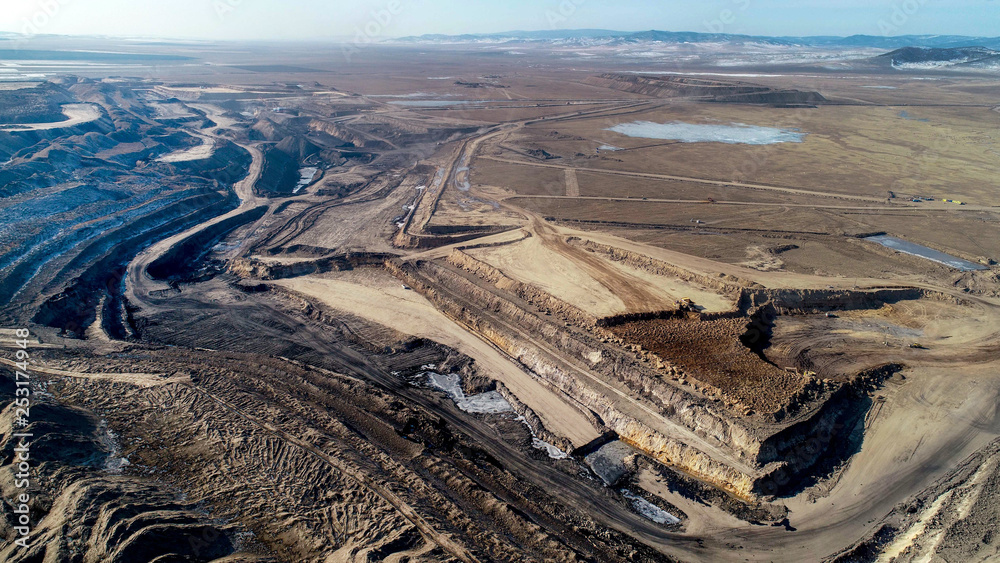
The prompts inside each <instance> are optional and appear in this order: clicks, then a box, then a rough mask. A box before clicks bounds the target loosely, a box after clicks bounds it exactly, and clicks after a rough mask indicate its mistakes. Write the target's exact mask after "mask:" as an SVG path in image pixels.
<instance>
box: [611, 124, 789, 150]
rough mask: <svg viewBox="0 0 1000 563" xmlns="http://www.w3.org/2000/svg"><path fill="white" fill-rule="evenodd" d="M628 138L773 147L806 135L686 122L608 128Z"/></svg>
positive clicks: (760, 128)
mask: <svg viewBox="0 0 1000 563" xmlns="http://www.w3.org/2000/svg"><path fill="white" fill-rule="evenodd" d="M607 130H608V131H614V132H615V133H621V134H622V135H625V136H628V137H639V138H643V139H669V140H674V141H680V142H682V143H726V144H730V145H773V144H776V143H801V142H802V139H803V138H804V137H805V136H806V134H805V133H799V132H797V131H792V130H789V129H777V128H774V127H761V126H758V125H746V124H744V123H730V124H729V125H711V124H698V123H684V122H683V121H673V122H670V123H655V122H652V121H633V122H632V123H622V124H619V125H615V126H614V127H611V128H609V129H607Z"/></svg>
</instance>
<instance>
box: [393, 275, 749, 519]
mask: <svg viewBox="0 0 1000 563" xmlns="http://www.w3.org/2000/svg"><path fill="white" fill-rule="evenodd" d="M387 266H388V268H389V270H390V271H391V272H393V273H394V274H395V275H397V276H398V277H400V278H401V279H402V280H404V281H405V282H406V283H407V284H408V285H410V286H411V287H413V288H414V289H415V290H417V291H419V292H421V293H422V294H424V295H425V296H426V297H427V298H428V299H430V300H431V301H432V302H433V303H434V304H435V305H436V306H438V307H439V308H440V309H441V310H442V311H443V312H445V313H446V314H447V315H449V316H450V317H452V318H454V319H455V320H457V321H458V322H460V323H462V324H464V325H465V326H467V327H468V328H470V329H471V330H473V331H474V332H476V333H477V334H479V335H481V336H483V337H484V338H486V339H487V340H489V341H490V342H492V343H493V344H494V345H496V346H497V347H499V348H500V349H501V350H503V351H504V352H505V353H507V354H508V355H510V356H511V357H512V358H515V359H516V360H517V361H518V362H519V363H521V364H522V365H523V366H524V367H525V368H527V369H528V370H530V371H531V372H532V373H534V374H535V375H537V376H538V377H540V378H541V379H543V380H545V381H546V382H548V383H549V384H551V385H553V386H554V387H555V388H557V389H559V390H560V391H562V392H563V393H565V394H566V395H567V396H568V397H570V398H572V399H573V400H574V401H575V402H576V403H577V404H579V405H580V407H581V409H584V410H588V411H590V412H592V413H593V414H594V415H596V416H597V417H598V418H599V419H600V420H601V421H602V422H603V423H604V424H605V425H606V426H607V427H608V428H609V429H611V430H613V431H615V432H616V433H617V434H619V436H621V437H622V439H624V440H627V441H629V443H631V444H633V445H634V446H636V447H637V448H639V449H641V450H642V451H645V452H647V453H648V454H649V455H650V456H651V457H653V458H655V459H657V460H659V461H660V462H662V463H664V464H668V465H672V466H676V467H678V468H680V469H682V470H683V471H686V472H689V473H691V474H693V475H696V476H698V477H699V478H701V479H703V480H704V481H706V482H709V483H712V484H714V485H716V486H718V487H720V488H722V489H724V490H727V491H729V492H731V493H733V494H735V495H737V496H739V497H741V498H745V499H753V498H755V496H756V493H755V492H754V484H755V483H756V482H758V481H760V479H761V478H762V476H763V475H762V474H761V473H759V472H758V471H756V470H754V469H753V468H752V466H751V465H748V464H745V463H742V462H738V463H737V465H740V466H743V468H742V469H738V468H736V467H734V466H732V465H730V464H727V463H726V462H725V461H718V460H715V459H713V458H712V457H711V456H709V455H708V454H706V453H704V452H701V451H699V450H697V449H696V448H693V447H691V446H689V445H687V444H685V443H684V441H682V440H680V439H677V438H674V437H670V436H668V435H666V434H664V433H663V432H659V431H657V430H655V429H654V428H653V427H652V426H651V425H650V424H649V423H647V422H644V421H643V420H640V418H645V417H646V416H648V415H650V413H652V415H653V416H654V418H659V417H663V420H670V421H671V422H668V423H667V426H668V427H669V426H673V425H677V424H680V425H681V426H683V427H684V428H688V429H690V431H694V432H696V433H697V434H699V435H702V436H703V437H704V439H706V440H709V441H710V442H712V443H714V444H716V447H718V448H721V449H723V450H724V451H726V452H727V454H728V455H730V456H732V458H733V459H739V458H748V459H749V458H752V457H754V455H755V454H756V451H757V450H758V449H759V446H760V443H759V441H758V440H756V439H755V438H754V437H753V436H752V435H751V433H750V432H748V431H747V430H746V429H744V428H740V427H739V425H737V424H733V423H732V422H734V421H732V420H731V419H727V417H725V416H722V415H720V414H718V413H714V412H712V409H711V407H710V406H709V403H708V402H707V401H705V400H704V399H703V398H698V397H695V396H687V397H685V396H684V395H685V392H683V391H681V390H680V389H673V390H672V389H670V387H669V386H668V385H665V384H663V383H662V382H657V381H655V377H650V376H649V375H647V374H642V373H641V372H639V371H638V370H635V369H628V368H629V366H630V364H633V367H634V364H635V363H636V361H635V360H631V361H628V360H627V359H626V357H625V354H624V353H622V352H616V351H615V350H612V349H611V347H608V346H602V345H601V343H600V342H599V341H598V340H597V339H593V340H592V341H589V342H587V341H585V340H586V339H585V338H581V337H580V336H578V335H576V334H572V335H571V334H569V333H568V331H566V330H564V329H563V328H564V327H560V326H557V325H556V324H554V323H551V322H548V321H545V320H543V319H542V318H540V317H539V316H536V315H534V314H532V313H528V312H527V311H525V310H524V309H523V308H522V307H520V306H518V305H517V304H515V303H514V302H511V301H509V300H506V299H503V298H501V297H500V296H498V295H496V294H494V293H493V292H491V291H487V290H485V289H484V288H482V287H479V286H477V285H476V284H474V283H472V282H471V281H470V280H468V279H466V278H463V277H462V276H460V275H456V273H454V272H451V271H448V270H446V269H444V268H441V267H440V266H436V265H433V264H429V263H421V264H420V265H419V266H414V265H411V264H405V263H398V262H389V263H388V264H387ZM498 281H499V282H500V283H504V282H505V279H503V278H498ZM514 283H515V284H516V283H517V282H514ZM537 297H538V296H536V298H537ZM512 298H513V299H517V298H516V297H514V296H512ZM550 299H554V298H551V297H550ZM517 300H519V299H517ZM546 301H547V300H546ZM472 303H475V307H474V308H473V307H469V306H467V304H469V305H471V304H472ZM550 303H551V304H553V305H557V304H556V303H555V302H550ZM524 304H525V305H527V303H524ZM553 308H554V309H555V308H556V307H553ZM567 310H570V311H571V310H572V309H567ZM543 343H544V344H543ZM564 355H565V356H568V357H570V358H574V361H572V363H570V364H567V363H566V361H565V360H562V359H560V356H564ZM615 390H617V392H618V393H623V394H627V393H629V392H631V393H635V394H636V395H637V397H636V398H637V399H638V401H637V402H636V403H633V404H632V405H631V406H630V407H629V408H628V410H637V411H638V412H643V413H644V414H643V415H642V416H641V417H640V416H637V415H633V414H630V413H628V412H625V410H624V409H622V408H620V407H619V406H617V405H618V404H619V403H620V402H619V401H609V395H613V394H614V393H615V392H616V391H615ZM639 395H643V396H642V397H639ZM647 396H648V397H649V398H647ZM650 398H656V399H657V400H656V401H655V403H654V402H653V401H651V400H650ZM651 403H652V404H651ZM625 404H628V402H626V403H625ZM636 404H645V411H644V410H643V409H642V408H637V407H636ZM646 411H648V412H646ZM678 419H679V420H678ZM659 422H661V423H662V420H661V421H659ZM678 430H680V429H679V428H678ZM726 442H728V444H727V443H726ZM733 446H735V448H734V447H733ZM744 447H745V449H744Z"/></svg>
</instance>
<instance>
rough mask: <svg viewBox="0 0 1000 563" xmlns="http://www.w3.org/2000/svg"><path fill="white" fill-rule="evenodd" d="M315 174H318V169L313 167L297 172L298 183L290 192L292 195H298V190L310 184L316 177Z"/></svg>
mask: <svg viewBox="0 0 1000 563" xmlns="http://www.w3.org/2000/svg"><path fill="white" fill-rule="evenodd" d="M317 172H319V168H316V167H315V166H309V167H307V168H303V169H301V170H299V176H300V177H299V183H298V184H296V185H295V189H294V190H292V193H293V194H297V193H299V190H301V189H302V188H304V187H306V186H308V185H309V184H311V183H312V181H313V178H315V177H316V173H317Z"/></svg>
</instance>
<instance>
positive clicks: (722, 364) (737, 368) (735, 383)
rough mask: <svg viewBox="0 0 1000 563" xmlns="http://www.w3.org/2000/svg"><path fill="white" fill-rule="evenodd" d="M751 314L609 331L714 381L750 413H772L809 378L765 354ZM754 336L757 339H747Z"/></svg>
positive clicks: (704, 379) (692, 375)
mask: <svg viewBox="0 0 1000 563" xmlns="http://www.w3.org/2000/svg"><path fill="white" fill-rule="evenodd" d="M753 325H754V322H753V321H752V320H750V319H747V318H742V317H739V318H721V319H711V320H700V319H687V318H683V319H653V320H648V321H636V322H628V323H622V324H619V325H615V326H611V327H609V330H610V331H611V332H613V333H614V334H615V335H617V336H618V337H619V338H621V339H622V340H624V341H625V342H628V343H632V344H638V345H639V346H642V347H643V349H645V350H649V352H650V353H652V354H654V355H656V356H657V357H658V358H660V359H661V360H660V361H661V362H662V361H663V360H666V361H669V362H671V363H673V364H674V365H676V367H677V369H679V370H682V371H683V372H684V374H685V375H686V376H688V377H690V378H691V379H694V380H697V381H699V382H701V383H704V384H705V385H710V386H712V387H715V388H717V389H719V390H720V392H721V393H722V394H723V395H725V396H727V397H731V398H732V399H733V400H735V401H738V402H739V404H740V405H741V406H745V407H746V409H747V413H748V414H749V413H753V412H760V413H766V414H774V413H777V412H778V411H779V410H781V409H784V408H785V407H786V406H787V405H788V402H789V401H790V400H791V399H792V397H794V396H795V395H796V394H797V393H799V392H800V391H802V389H803V387H805V385H806V384H807V383H808V382H809V379H808V378H806V377H803V376H802V375H800V374H798V373H797V372H796V371H795V370H794V369H792V370H790V371H789V370H786V369H783V368H781V367H780V366H778V365H776V364H774V363H773V362H771V361H770V360H768V359H767V357H766V356H764V352H763V350H762V349H761V350H760V351H759V352H755V351H754V349H753V348H751V347H755V348H760V347H759V345H758V344H759V342H758V341H759V340H761V336H760V335H761V334H763V333H762V332H761V331H758V330H756V327H754V326H753ZM750 339H752V340H754V342H749V340H750Z"/></svg>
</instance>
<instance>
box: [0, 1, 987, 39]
mask: <svg viewBox="0 0 1000 563" xmlns="http://www.w3.org/2000/svg"><path fill="white" fill-rule="evenodd" d="M393 11H394V12H396V13H394V14H393V13H391V12H393ZM380 20H381V21H380ZM365 28H367V29H368V30H369V31H377V32H378V36H380V37H394V36H396V37H398V36H405V35H420V34H424V33H447V34H457V33H483V32H497V31H509V30H514V29H526V30H542V29H578V28H601V29H616V30H624V31H633V30H647V29H660V30H668V31H724V32H726V33H747V34H758V35H852V34H857V33H860V34H870V35H907V34H962V35H988V36H996V35H1000V0H614V1H607V0H540V1H539V0H488V1H484V0H357V1H342V0H332V1H324V0H0V31H13V32H25V31H27V32H29V33H54V34H90V35H125V36H151V37H177V38H206V39H208V38H212V39H281V40H287V39H317V38H330V39H335V38H343V37H346V36H353V35H356V33H357V32H358V30H363V29H365Z"/></svg>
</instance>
